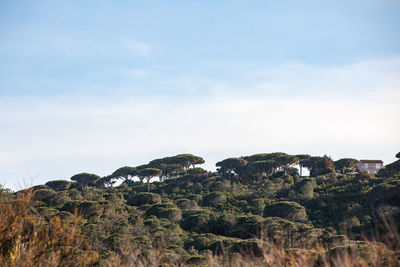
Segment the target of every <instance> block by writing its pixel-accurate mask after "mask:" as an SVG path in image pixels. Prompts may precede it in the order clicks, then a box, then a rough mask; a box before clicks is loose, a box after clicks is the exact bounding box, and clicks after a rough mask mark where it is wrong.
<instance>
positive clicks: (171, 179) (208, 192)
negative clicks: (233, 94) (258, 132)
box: [0, 152, 400, 266]
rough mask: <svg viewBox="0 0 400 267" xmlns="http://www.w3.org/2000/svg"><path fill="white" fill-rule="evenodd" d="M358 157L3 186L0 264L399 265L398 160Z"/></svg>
mask: <svg viewBox="0 0 400 267" xmlns="http://www.w3.org/2000/svg"><path fill="white" fill-rule="evenodd" d="M396 156H397V157H399V154H397V155H396ZM357 162H358V161H357V160H355V159H350V158H346V159H341V160H338V161H333V160H332V159H330V158H329V157H328V156H323V157H315V156H314V157H312V156H310V155H307V154H302V155H288V154H286V153H282V152H277V153H265V154H256V155H251V156H244V157H240V158H228V159H225V160H222V161H220V162H218V163H217V167H218V170H217V172H209V171H207V170H204V169H202V168H199V167H198V165H201V164H202V163H204V160H203V159H202V158H201V157H199V156H195V155H191V154H181V155H176V156H171V157H166V158H160V159H155V160H153V161H151V162H149V163H148V164H145V165H141V166H124V167H121V168H120V169H118V170H116V171H115V172H113V173H112V174H110V175H108V176H105V177H99V176H97V175H95V174H90V173H81V174H77V175H74V176H72V177H71V181H63V180H54V181H50V182H47V183H46V184H44V185H39V186H35V187H33V188H30V189H26V190H22V191H19V192H15V193H14V192H11V191H9V190H6V189H2V190H1V214H0V215H1V218H2V223H1V227H2V234H1V236H0V238H1V253H2V254H1V257H2V258H1V262H0V263H3V265H13V264H14V265H15V264H17V263H18V262H24V260H27V259H29V260H30V261H33V262H34V263H37V264H39V263H43V262H47V263H48V264H50V265H51V264H52V263H57V264H61V265H69V264H72V265H74V264H76V265H85V264H90V265H98V266H121V265H127V266H140V265H143V266H146V265H151V264H153V265H160V264H172V265H205V264H209V265H218V264H220V265H230V264H231V263H235V262H236V264H239V265H246V264H249V266H250V265H265V266H270V265H271V264H272V265H274V264H276V265H277V261H282V262H283V263H284V265H288V266H289V265H293V266H298V265H303V266H308V265H310V266H313V265H314V264H316V265H321V266H323V265H330V264H332V263H333V264H335V259H340V257H349V258H350V259H352V260H353V263H355V262H356V261H358V262H360V264H364V263H365V264H366V265H367V264H374V265H379V264H381V265H388V264H396V263H395V262H393V261H394V260H395V259H396V256H394V255H395V252H396V251H397V250H398V249H399V248H400V239H399V238H398V233H399V228H398V227H399V222H400V212H399V208H400V179H399V175H400V167H399V166H400V160H397V161H395V162H394V163H392V164H389V165H387V166H386V167H385V168H383V169H381V170H379V172H378V173H376V174H369V173H367V172H360V171H359V170H358V168H357ZM295 167H299V168H295ZM304 168H307V169H308V171H309V173H310V176H302V175H301V174H302V172H303V169H304ZM154 177H157V178H158V180H159V181H156V182H153V183H150V180H151V179H152V178H154ZM116 182H119V183H120V185H118V186H114V185H115V184H116ZM121 182H122V183H121ZM10 203H11V204H10ZM11 211H12V212H11ZM34 233H42V235H41V236H39V237H38V234H34ZM68 236H69V237H70V238H67V237H68ZM57 238H58V239H57ZM54 239H56V241H57V242H54ZM35 242H36V243H35ZM64 242H67V243H64ZM18 244H25V245H24V246H22V247H21V245H18ZM355 252H356V253H355ZM24 253H25V254H24ZM35 253H36V254H35ZM277 253H278V254H279V253H280V254H279V255H278V254H277ZM379 253H380V254H379ZM271 255H273V256H271ZM277 255H278V256H277ZM291 255H292V256H293V255H296V257H295V258H293V257H291ZM354 255H357V258H356V259H355V256H354ZM378 256H379V257H378ZM293 259H296V260H301V259H303V261H299V262H297V261H296V260H295V261H293ZM268 260H270V261H268ZM296 262H297V263H296ZM350 263H351V262H350ZM268 264H270V265H268ZM296 264H297V265H296Z"/></svg>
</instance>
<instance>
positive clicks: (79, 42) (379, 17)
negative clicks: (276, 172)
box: [0, 0, 400, 190]
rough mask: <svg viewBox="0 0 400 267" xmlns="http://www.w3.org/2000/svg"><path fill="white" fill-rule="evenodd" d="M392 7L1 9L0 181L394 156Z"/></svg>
mask: <svg viewBox="0 0 400 267" xmlns="http://www.w3.org/2000/svg"><path fill="white" fill-rule="evenodd" d="M398 14H400V1H399V0H346V1H342V0H335V1H331V0H327V1H316V0H314V1H313V0H305V1H295V0H292V1H290V0H282V1H268V0H267V1H256V0H246V1H191V0H189V1H188V0H186V1H177V0H171V1H152V0H149V1H138V0H137V1H117V0H116V1H102V0H97V1H94V0H92V1H90V0H89V1H77V0H71V1H43V0H37V1H28V0H25V1H24V0H21V1H11V0H3V1H1V2H0V184H1V185H2V186H4V187H8V188H11V189H13V190H17V189H21V188H25V187H27V186H32V185H36V184H43V183H45V182H47V181H49V180H55V179H66V180H68V179H69V178H70V177H71V176H72V175H74V174H76V173H80V172H91V173H96V174H98V175H100V176H103V175H108V174H110V173H112V172H113V171H114V170H115V169H117V168H119V167H121V166H126V165H128V166H137V165H141V164H144V163H147V162H148V161H150V160H152V159H155V158H160V157H165V156H171V155H176V154H180V153H192V154H195V155H199V156H202V157H203V158H204V159H205V160H206V163H205V164H204V166H203V167H204V168H206V169H208V170H214V169H215V163H216V162H217V161H220V160H222V159H225V158H228V157H237V156H244V155H251V154H255V153H262V152H276V151H282V152H287V153H290V154H300V153H307V154H311V155H316V156H322V155H324V154H327V155H329V156H331V157H332V158H333V159H334V160H337V159H340V158H343V157H352V158H356V159H382V160H383V161H384V163H390V162H392V161H394V160H395V157H394V155H395V154H396V153H397V152H399V151H400V138H398V137H399V136H400V123H399V115H400V105H399V103H400V45H399V44H400V30H399V29H400V16H398Z"/></svg>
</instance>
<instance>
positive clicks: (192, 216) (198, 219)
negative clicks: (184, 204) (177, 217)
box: [181, 210, 210, 233]
mask: <svg viewBox="0 0 400 267" xmlns="http://www.w3.org/2000/svg"><path fill="white" fill-rule="evenodd" d="M209 220H210V213H209V212H207V211H205V210H198V211H191V212H185V213H184V216H183V220H182V221H181V227H182V229H183V230H186V231H192V232H196V233H205V232H208V222H209Z"/></svg>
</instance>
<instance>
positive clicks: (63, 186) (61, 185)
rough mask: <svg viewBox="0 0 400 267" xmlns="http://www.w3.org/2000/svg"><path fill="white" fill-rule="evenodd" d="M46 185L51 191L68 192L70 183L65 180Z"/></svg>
mask: <svg viewBox="0 0 400 267" xmlns="http://www.w3.org/2000/svg"><path fill="white" fill-rule="evenodd" d="M46 185H47V186H48V187H50V188H51V189H53V190H56V191H62V190H68V189H69V188H70V187H71V182H70V181H65V180H54V181H50V182H47V183H46Z"/></svg>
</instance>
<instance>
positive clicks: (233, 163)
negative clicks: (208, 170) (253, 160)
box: [216, 158, 247, 185]
mask: <svg viewBox="0 0 400 267" xmlns="http://www.w3.org/2000/svg"><path fill="white" fill-rule="evenodd" d="M246 165H247V160H244V159H242V158H228V159H224V160H223V161H220V162H217V164H216V166H217V167H219V169H218V172H221V173H222V174H223V175H227V176H228V177H229V179H230V180H231V185H232V184H233V180H234V178H237V176H238V174H239V170H240V168H242V167H244V166H246Z"/></svg>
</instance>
